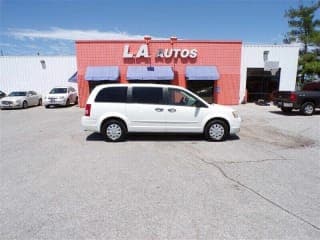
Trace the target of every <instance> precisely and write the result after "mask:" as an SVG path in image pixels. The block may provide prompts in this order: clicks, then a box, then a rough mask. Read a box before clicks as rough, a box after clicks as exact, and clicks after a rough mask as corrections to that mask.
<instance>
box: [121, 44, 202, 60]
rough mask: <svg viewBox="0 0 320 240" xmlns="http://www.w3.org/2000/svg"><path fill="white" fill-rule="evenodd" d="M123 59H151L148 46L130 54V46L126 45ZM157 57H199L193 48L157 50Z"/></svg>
mask: <svg viewBox="0 0 320 240" xmlns="http://www.w3.org/2000/svg"><path fill="white" fill-rule="evenodd" d="M122 56H123V58H133V57H136V58H141V57H145V58H149V57H150V55H149V49H148V45H147V44H142V45H141V46H140V47H139V49H138V51H137V53H136V54H134V53H132V52H130V46H129V45H124V48H123V55H122ZM155 56H156V57H157V58H172V57H174V58H179V57H180V58H188V57H189V58H196V57H197V56H198V50H197V49H195V48H193V49H186V48H182V49H181V48H164V49H163V48H160V49H158V50H157V52H156V54H155Z"/></svg>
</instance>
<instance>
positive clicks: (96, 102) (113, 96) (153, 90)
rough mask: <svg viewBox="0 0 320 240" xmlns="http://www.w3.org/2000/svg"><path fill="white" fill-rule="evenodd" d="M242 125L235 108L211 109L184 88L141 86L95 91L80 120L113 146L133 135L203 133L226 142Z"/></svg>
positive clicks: (214, 106) (115, 86)
mask: <svg viewBox="0 0 320 240" xmlns="http://www.w3.org/2000/svg"><path fill="white" fill-rule="evenodd" d="M240 123H241V118H240V116H239V114H238V113H237V112H236V111H235V110H233V109H232V108H230V107H226V106H221V105H218V104H212V105H210V104H208V103H207V102H205V101H204V100H203V99H201V98H200V97H198V96H197V95H195V94H194V93H192V92H190V91H189V90H187V89H185V88H182V87H178V86H174V85H162V84H142V83H141V84H140V83H137V84H103V85H99V86H97V87H95V88H94V90H93V91H92V92H91V94H90V96H89V98H88V100H87V104H86V107H85V115H84V116H83V117H82V119H81V124H82V126H83V128H84V130H87V131H93V132H99V133H101V134H102V135H103V136H104V137H105V139H106V140H107V141H111V142H117V141H122V140H124V139H125V138H126V135H127V133H131V132H161V133H203V134H204V136H205V138H206V139H207V140H208V141H223V140H225V139H226V138H227V137H228V136H229V134H235V133H238V132H239V131H240Z"/></svg>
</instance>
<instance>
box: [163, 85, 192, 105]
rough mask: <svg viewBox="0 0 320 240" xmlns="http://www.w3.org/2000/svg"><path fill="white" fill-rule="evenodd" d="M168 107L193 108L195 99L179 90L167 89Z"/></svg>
mask: <svg viewBox="0 0 320 240" xmlns="http://www.w3.org/2000/svg"><path fill="white" fill-rule="evenodd" d="M168 98H169V102H168V103H169V105H180V106H195V103H196V102H197V99H195V98H194V97H193V96H191V95H190V94H188V93H187V92H185V91H183V90H180V89H172V88H169V89H168Z"/></svg>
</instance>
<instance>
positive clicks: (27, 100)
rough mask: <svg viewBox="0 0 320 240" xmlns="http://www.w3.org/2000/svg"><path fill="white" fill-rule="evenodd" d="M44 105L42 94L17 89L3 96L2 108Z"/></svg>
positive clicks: (0, 105) (0, 104) (0, 102)
mask: <svg viewBox="0 0 320 240" xmlns="http://www.w3.org/2000/svg"><path fill="white" fill-rule="evenodd" d="M37 105H38V106H40V105H42V96H41V95H40V94H38V93H36V92H35V91H15V92H11V93H10V94H9V95H8V96H6V97H4V98H1V101H0V107H1V109H8V108H27V107H29V106H37Z"/></svg>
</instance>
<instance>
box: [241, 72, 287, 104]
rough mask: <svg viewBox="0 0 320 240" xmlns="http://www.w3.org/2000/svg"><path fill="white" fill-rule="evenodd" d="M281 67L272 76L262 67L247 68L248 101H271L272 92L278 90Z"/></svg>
mask: <svg viewBox="0 0 320 240" xmlns="http://www.w3.org/2000/svg"><path fill="white" fill-rule="evenodd" d="M280 73H281V69H279V70H278V71H277V72H276V74H275V75H274V76H273V75H272V74H271V73H270V71H264V69H263V68H247V86H246V88H247V91H248V102H254V101H257V100H260V99H261V100H265V101H271V100H272V99H271V95H272V92H274V91H277V90H279V81H280Z"/></svg>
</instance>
